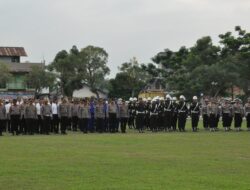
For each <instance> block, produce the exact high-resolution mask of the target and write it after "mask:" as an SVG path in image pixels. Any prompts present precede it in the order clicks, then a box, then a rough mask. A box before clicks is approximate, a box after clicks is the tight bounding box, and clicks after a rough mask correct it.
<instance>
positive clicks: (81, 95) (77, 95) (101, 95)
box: [73, 85, 108, 98]
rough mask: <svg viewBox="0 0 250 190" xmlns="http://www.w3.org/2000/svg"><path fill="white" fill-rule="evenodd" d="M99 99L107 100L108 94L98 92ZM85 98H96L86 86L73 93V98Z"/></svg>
mask: <svg viewBox="0 0 250 190" xmlns="http://www.w3.org/2000/svg"><path fill="white" fill-rule="evenodd" d="M98 94H99V98H107V97H108V94H107V93H106V92H103V91H102V90H99V91H98ZM86 97H96V94H95V93H93V92H92V91H91V89H90V87H89V86H88V85H84V86H83V88H81V89H79V90H75V91H74V92H73V98H86Z"/></svg>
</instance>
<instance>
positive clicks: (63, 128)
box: [61, 116, 69, 134]
mask: <svg viewBox="0 0 250 190" xmlns="http://www.w3.org/2000/svg"><path fill="white" fill-rule="evenodd" d="M68 122H69V118H68V117H67V116H61V133H62V134H66V128H67V126H68Z"/></svg>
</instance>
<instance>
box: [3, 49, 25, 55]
mask: <svg viewBox="0 0 250 190" xmlns="http://www.w3.org/2000/svg"><path fill="white" fill-rule="evenodd" d="M0 56H27V54H26V52H25V49H24V48H23V47H0Z"/></svg>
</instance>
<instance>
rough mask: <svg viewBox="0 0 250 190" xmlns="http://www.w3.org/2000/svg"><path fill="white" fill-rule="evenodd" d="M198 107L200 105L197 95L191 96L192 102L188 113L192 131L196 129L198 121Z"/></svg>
mask: <svg viewBox="0 0 250 190" xmlns="http://www.w3.org/2000/svg"><path fill="white" fill-rule="evenodd" d="M200 108H201V105H200V104H199V102H198V98H197V96H194V97H193V102H192V103H191V105H190V110H189V112H190V115H191V121H192V130H193V132H197V131H198V123H199V118H200Z"/></svg>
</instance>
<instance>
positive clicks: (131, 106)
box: [128, 98, 134, 129]
mask: <svg viewBox="0 0 250 190" xmlns="http://www.w3.org/2000/svg"><path fill="white" fill-rule="evenodd" d="M128 111H129V118H128V127H129V128H130V129H132V128H134V115H133V112H134V104H133V98H129V103H128Z"/></svg>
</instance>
